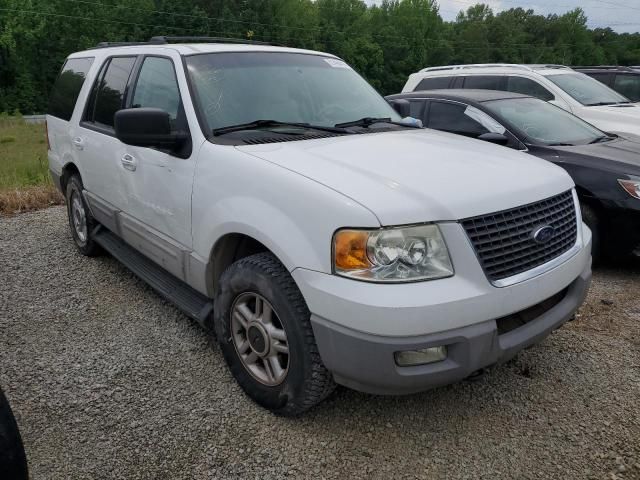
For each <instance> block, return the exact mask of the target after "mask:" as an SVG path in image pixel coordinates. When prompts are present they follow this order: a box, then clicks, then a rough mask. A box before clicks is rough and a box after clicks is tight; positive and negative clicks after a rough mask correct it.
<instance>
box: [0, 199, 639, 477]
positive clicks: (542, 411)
mask: <svg viewBox="0 0 640 480" xmlns="http://www.w3.org/2000/svg"><path fill="white" fill-rule="evenodd" d="M639 273H640V263H638V264H637V265H636V264H631V265H626V266H625V267H624V269H604V270H601V271H598V272H597V273H596V275H595V279H594V285H593V287H592V290H591V293H590V295H589V298H588V302H587V304H586V305H585V306H584V307H583V309H582V310H581V312H580V314H579V316H578V318H577V320H576V321H574V322H572V323H571V324H569V325H567V326H565V327H564V328H562V329H561V330H559V331H557V332H556V333H554V334H552V335H551V336H550V337H549V338H548V339H546V340H545V341H544V342H542V343H541V344H540V345H538V346H536V347H534V348H532V349H529V350H527V351H526V352H524V353H522V354H521V355H520V356H519V357H518V358H517V359H515V360H514V361H512V362H509V363H508V364H506V365H502V366H500V367H497V368H495V369H493V370H492V371H491V372H490V373H489V374H488V375H487V376H485V377H483V378H482V379H481V380H479V381H477V382H474V383H461V384H458V385H454V386H450V387H445V388H440V389H438V390H434V391H430V392H426V393H423V394H419V395H413V396H408V397H377V396H370V395H364V394H360V393H356V392H353V391H350V390H347V389H344V388H342V389H338V391H337V392H336V393H335V394H334V395H333V396H331V397H330V398H329V399H328V400H327V401H326V402H325V403H323V404H322V405H320V406H319V407H318V408H316V409H314V410H312V411H311V412H309V413H308V414H307V415H306V416H304V417H302V418H299V419H295V420H292V419H282V418H278V417H275V416H273V415H271V414H269V413H268V412H266V411H264V410H262V409H260V408H259V407H257V406H255V405H254V404H253V403H252V402H251V401H250V400H249V399H248V398H247V397H245V396H244V394H243V393H242V392H241V391H240V389H239V388H238V387H237V386H236V384H235V382H234V380H233V378H232V377H231V375H230V374H229V373H228V371H227V369H226V366H225V364H224V361H223V358H222V355H221V354H220V352H219V350H218V349H217V348H216V347H215V345H212V343H211V340H210V339H209V338H208V337H207V336H206V335H205V334H204V333H203V331H202V330H201V329H200V328H199V327H198V326H197V325H195V324H194V323H192V322H191V321H190V320H188V319H187V318H186V317H185V316H184V315H182V314H181V313H180V312H178V311H177V310H176V309H175V308H173V307H172V306H171V305H169V304H167V303H166V302H164V301H162V300H161V299H160V298H159V297H158V296H156V295H155V294H154V293H153V292H152V291H151V290H150V289H149V288H148V287H146V286H145V285H144V284H143V283H142V282H141V281H139V280H138V279H136V278H135V277H133V276H132V275H131V274H130V273H129V272H128V271H127V270H126V269H125V268H123V267H122V266H121V265H119V264H118V263H117V262H116V261H114V260H113V259H111V258H109V257H101V258H97V259H87V258H84V257H82V256H80V255H79V254H78V253H76V250H75V248H74V246H73V244H72V242H71V238H70V235H69V233H68V229H67V224H66V217H65V212H64V209H63V207H54V208H50V209H47V210H42V211H39V212H35V213H28V214H22V215H18V216H15V217H11V218H6V217H5V218H0V285H2V289H1V293H0V332H1V335H0V385H2V387H3V388H4V390H5V393H6V394H7V397H8V398H9V399H10V401H11V403H12V406H13V409H14V412H15V413H16V415H17V417H18V423H19V425H20V428H21V431H22V436H23V439H24V443H25V447H26V450H27V456H28V459H29V464H30V469H31V473H32V476H33V478H34V479H54V478H55V479H75V478H92V479H100V478H127V479H142V478H145V479H147V478H148V479H182V478H184V479H200V478H203V479H206V478H224V479H229V478H231V479H232V478H243V479H244V478H256V479H269V478H283V477H289V478H314V479H316V478H317V479H320V478H327V479H328V478H380V479H388V478H429V479H431V478H445V477H446V478H451V479H458V478H460V479H462V478H468V479H477V478H492V479H493V478H531V479H540V478H581V479H582V478H598V479H600V478H627V479H629V478H640V403H639V398H640V281H639V280H638V279H637V277H638V274H639Z"/></svg>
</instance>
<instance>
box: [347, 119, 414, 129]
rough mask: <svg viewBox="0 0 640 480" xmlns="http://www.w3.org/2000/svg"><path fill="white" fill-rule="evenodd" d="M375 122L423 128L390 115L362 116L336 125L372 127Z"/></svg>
mask: <svg viewBox="0 0 640 480" xmlns="http://www.w3.org/2000/svg"><path fill="white" fill-rule="evenodd" d="M374 123H390V124H391V125H398V126H400V127H407V128H422V127H421V126H419V125H412V124H410V123H404V122H396V121H394V120H391V118H389V117H384V118H382V117H380V118H377V117H364V118H360V119H359V120H353V121H351V122H343V123H336V124H335V126H336V127H338V128H347V127H365V128H367V127H370V126H371V125H373V124H374Z"/></svg>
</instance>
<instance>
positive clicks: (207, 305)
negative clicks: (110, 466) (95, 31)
mask: <svg viewBox="0 0 640 480" xmlns="http://www.w3.org/2000/svg"><path fill="white" fill-rule="evenodd" d="M171 41H173V40H172V39H165V38H159V39H152V41H151V42H150V43H146V44H135V45H116V46H113V45H102V46H101V48H96V49H91V50H87V51H84V52H79V53H75V54H73V55H71V56H70V57H69V58H68V59H67V61H66V63H65V65H64V67H63V69H62V73H61V74H60V77H59V78H58V80H57V82H56V86H55V88H54V91H53V94H52V99H51V107H50V113H49V115H48V116H47V125H48V135H49V142H50V151H49V161H50V166H51V173H52V175H53V178H54V179H55V181H56V183H57V184H58V185H59V187H60V189H61V191H62V192H64V194H65V195H66V199H67V206H68V212H69V221H70V226H71V234H72V237H73V240H74V241H75V243H76V245H77V247H78V249H79V250H80V252H81V253H83V254H85V255H94V254H97V253H98V252H99V251H100V250H107V251H108V252H110V253H111V254H112V255H113V256H114V257H116V258H117V259H119V260H120V261H121V262H123V263H124V264H125V265H126V266H127V267H129V268H130V269H131V270H132V271H133V272H134V273H136V274H137V275H139V276H140V277H142V278H143V279H144V280H145V281H147V282H148V283H149V284H150V285H151V286H152V287H153V288H155V289H156V290H157V291H158V292H160V293H161V294H162V295H164V296H165V297H166V298H168V299H170V300H171V301H172V302H174V303H175V304H176V305H177V306H178V307H179V308H181V309H182V310H183V311H184V312H185V313H186V314H187V315H189V316H190V317H192V318H194V319H195V320H197V321H198V322H200V323H201V324H202V325H204V326H205V327H207V328H209V329H211V330H213V331H215V333H216V336H217V341H218V342H219V343H220V346H221V348H222V351H223V353H224V356H225V359H226V361H227V362H228V364H229V367H230V369H231V372H232V373H233V375H234V376H235V378H236V379H237V381H238V382H239V383H240V385H241V386H242V387H243V388H244V390H245V391H246V392H247V393H248V394H249V395H250V396H251V397H252V398H253V399H254V400H255V401H257V402H258V403H259V404H261V405H263V406H265V407H266V408H268V409H271V410H272V411H274V412H277V413H279V414H283V415H295V414H298V413H300V412H302V411H304V410H306V409H307V408H309V407H311V406H313V405H314V404H316V403H318V402H319V401H321V400H322V399H323V398H325V397H326V396H327V395H328V394H329V393H330V392H331V390H332V389H333V387H334V385H335V383H336V382H337V383H340V384H343V385H347V386H349V387H352V388H356V389H359V390H362V391H366V392H374V393H409V392H416V391H420V390H424V389H427V388H430V387H433V386H436V385H442V384H447V383H450V382H454V381H458V380H461V379H464V378H465V377H468V376H470V375H472V374H474V373H476V372H478V371H482V370H484V369H485V368H486V367H488V366H490V365H493V364H495V363H498V362H502V361H505V360H507V359H509V358H511V357H512V356H514V355H515V354H516V353H517V352H518V351H519V350H521V349H523V348H524V347H526V346H528V345H530V344H532V343H535V342H537V341H539V340H541V339H542V338H544V337H545V336H546V335H547V334H549V333H550V332H551V331H552V330H554V329H555V328H558V327H559V326H560V325H562V324H563V323H564V322H565V321H567V320H568V319H569V318H570V317H571V316H572V315H573V313H574V312H575V310H576V309H577V308H578V307H579V306H580V304H581V303H582V301H583V299H584V297H585V294H586V291H587V288H588V285H589V281H590V278H591V270H590V265H591V255H590V250H591V233H590V231H589V229H588V228H587V227H585V226H584V225H583V223H582V221H581V220H580V218H581V216H580V211H579V205H578V202H577V197H576V194H575V191H574V188H573V183H572V181H571V178H570V177H569V176H568V175H567V174H566V173H565V172H564V171H563V170H561V169H560V168H558V167H556V166H553V165H552V164H550V163H548V162H544V161H541V160H537V159H534V158H532V157H531V156H529V155H526V154H525V153H520V152H515V151H513V150H510V149H506V148H502V147H498V146H495V145H491V144H488V143H485V142H481V141H476V140H470V139H463V138H461V137H458V136H455V135H450V134H447V133H441V132H436V131H431V130H425V129H422V128H416V126H415V125H412V124H406V123H404V122H403V121H401V119H400V117H399V116H398V115H397V114H396V113H395V111H394V110H393V109H392V108H391V107H390V106H389V105H388V104H387V103H386V102H385V101H384V99H383V98H382V97H380V96H379V95H378V94H377V93H376V92H375V90H374V89H373V88H371V86H369V85H368V84H367V83H366V82H365V81H364V80H363V79H362V78H361V77H360V76H359V75H358V74H356V73H355V72H354V71H353V70H352V69H351V68H350V67H349V66H348V65H347V64H346V63H344V62H343V61H342V60H340V59H339V58H336V57H334V56H332V55H329V54H325V53H320V52H312V51H306V50H296V49H290V48H280V47H273V46H266V45H253V44H233V43H226V44H225V43H188V44H187V43H183V44H174V43H169V42H171Z"/></svg>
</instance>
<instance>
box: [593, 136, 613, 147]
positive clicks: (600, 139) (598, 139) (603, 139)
mask: <svg viewBox="0 0 640 480" xmlns="http://www.w3.org/2000/svg"><path fill="white" fill-rule="evenodd" d="M615 138H616V137H610V136H609V135H603V136H601V137H596V138H594V139H593V140H591V141H590V142H589V145H592V144H594V143H602V142H608V141H610V140H614V139H615Z"/></svg>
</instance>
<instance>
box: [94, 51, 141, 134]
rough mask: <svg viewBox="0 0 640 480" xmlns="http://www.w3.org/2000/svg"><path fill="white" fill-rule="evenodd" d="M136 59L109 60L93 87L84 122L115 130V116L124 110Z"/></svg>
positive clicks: (117, 58)
mask: <svg viewBox="0 0 640 480" xmlns="http://www.w3.org/2000/svg"><path fill="white" fill-rule="evenodd" d="M135 60H136V57H114V58H111V59H109V60H107V63H106V64H105V65H104V66H103V67H102V70H101V72H100V74H99V75H98V78H97V80H96V83H95V84H94V86H93V90H92V92H91V96H90V98H89V102H88V104H87V110H86V112H85V118H84V120H85V121H87V122H90V123H96V124H98V125H101V126H103V127H110V128H113V116H114V115H115V113H116V112H117V111H118V110H120V109H122V108H123V106H124V105H123V102H124V96H125V93H126V88H127V83H128V81H129V76H130V75H131V70H132V69H133V65H134V63H135Z"/></svg>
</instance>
